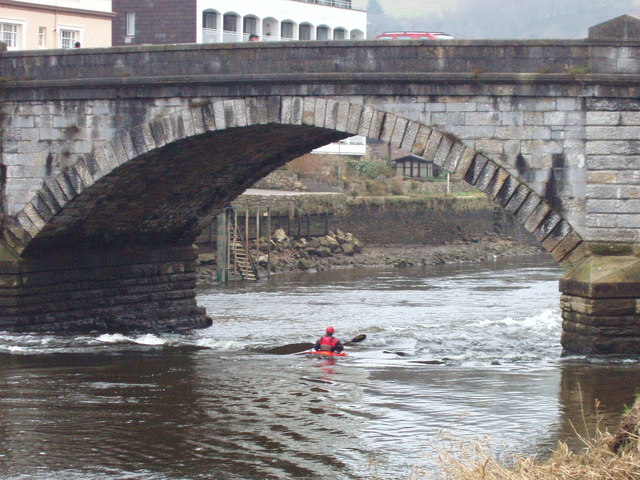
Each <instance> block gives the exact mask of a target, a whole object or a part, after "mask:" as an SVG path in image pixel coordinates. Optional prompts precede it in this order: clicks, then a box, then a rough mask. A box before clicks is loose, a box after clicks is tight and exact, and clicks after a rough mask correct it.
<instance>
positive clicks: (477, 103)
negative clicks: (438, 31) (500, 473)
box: [0, 18, 640, 353]
mask: <svg viewBox="0 0 640 480" xmlns="http://www.w3.org/2000/svg"><path fill="white" fill-rule="evenodd" d="M632 21H633V19H631V20H630V19H626V18H625V19H623V20H622V21H621V24H622V25H624V26H625V27H624V28H623V30H624V31H626V32H630V31H640V29H639V30H634V29H628V28H627V26H628V24H629V22H632ZM635 21H637V19H636V20H635ZM614 23H615V22H614ZM615 27H616V25H615V24H610V25H609V26H608V27H606V28H598V29H596V31H597V32H599V33H598V36H597V37H594V38H593V39H588V40H566V41H565V40H563V41H557V40H549V41H541V40H532V41H475V40H474V41H452V42H446V43H440V42H433V43H429V44H426V43H424V42H405V43H402V44H399V43H394V42H388V43H387V42H366V41H365V42H346V41H345V42H298V43H297V44H295V45H293V44H289V43H283V44H278V43H277V42H262V43H261V44H260V45H248V44H227V45H163V46H154V47H149V46H140V47H132V48H125V47H118V48H112V49H104V50H97V49H96V50H91V49H79V51H65V52H59V51H37V52H2V53H0V71H2V76H3V82H2V87H3V88H2V90H0V92H1V97H2V104H1V106H2V112H3V116H2V118H1V128H2V135H3V137H2V150H1V152H2V161H1V162H0V163H1V165H2V166H3V168H6V171H4V172H0V173H2V174H3V176H5V175H6V176H5V177H4V178H5V187H4V192H5V199H3V208H4V209H5V212H6V215H5V217H4V223H3V230H2V232H1V233H2V239H1V240H0V242H1V243H2V251H1V252H0V254H1V255H0V260H2V262H4V263H3V264H2V265H3V270H2V272H3V273H2V275H3V277H2V279H3V280H2V285H3V287H2V288H3V290H2V291H1V292H0V298H1V299H2V300H1V301H2V302H3V303H4V305H5V306H6V308H5V309H3V310H2V313H0V315H2V316H3V317H0V318H2V319H3V320H2V321H3V322H5V324H7V325H13V327H12V328H25V329H27V328H29V329H39V328H46V327H44V325H47V324H48V325H51V326H60V328H62V326H64V325H67V326H72V325H74V324H76V325H78V326H80V325H81V324H82V323H83V321H82V320H81V319H85V320H86V321H87V322H89V324H90V325H92V326H97V325H98V324H101V322H102V325H103V327H104V328H112V327H114V326H117V325H122V324H123V323H124V324H126V325H128V326H133V327H143V326H149V327H151V326H153V325H160V324H163V325H165V326H167V327H168V328H169V327H179V326H181V325H189V324H191V325H201V324H204V323H206V320H205V317H204V312H202V311H201V310H199V309H198V308H197V306H196V305H195V300H194V297H195V286H194V283H193V278H192V272H191V270H190V269H191V268H192V264H191V262H192V260H191V259H189V258H187V257H180V256H178V257H177V258H175V257H173V256H172V254H169V253H167V252H169V251H172V250H171V248H176V249H177V250H176V251H181V248H182V247H180V246H182V245H190V244H191V242H192V241H193V239H194V238H195V237H196V236H197V234H198V231H199V227H200V225H199V221H200V219H201V218H202V217H203V216H204V215H210V214H215V213H217V212H218V211H220V210H221V209H222V208H224V206H226V205H227V204H228V203H229V202H230V201H232V200H233V199H234V198H236V197H237V196H238V195H240V194H241V193H242V192H243V191H245V190H246V188H248V187H250V186H251V185H253V184H254V183H255V182H256V181H257V180H259V179H260V178H263V177H264V176H265V175H267V174H268V173H270V172H271V171H273V170H274V169H276V168H277V167H278V166H280V165H283V164H284V163H286V162H287V161H289V160H292V159H294V158H296V157H299V156H300V155H302V154H304V153H307V152H309V151H311V150H313V149H314V148H317V147H319V146H322V145H324V144H327V143H330V142H333V141H337V140H340V139H343V138H346V137H348V136H351V135H354V134H360V135H363V136H366V137H368V138H371V139H373V140H378V141H381V142H382V143H386V144H389V145H390V146H391V147H395V148H399V149H401V150H403V151H404V152H406V153H407V154H414V155H417V156H420V157H423V158H424V159H429V160H433V161H434V162H435V163H436V164H437V165H439V166H441V167H442V168H444V169H445V170H448V171H450V172H452V173H454V174H456V175H458V176H460V177H461V178H464V179H465V181H466V182H467V183H469V184H470V185H473V186H474V187H476V188H478V189H479V190H480V191H482V192H485V193H486V195H487V197H488V198H489V199H490V200H491V201H493V202H494V203H495V204H496V205H497V206H499V207H500V208H503V209H505V210H506V211H508V212H509V213H511V214H513V216H514V218H515V219H516V220H517V221H518V223H520V224H521V225H523V227H524V228H525V229H526V230H527V231H528V232H530V233H532V234H533V236H534V237H535V238H536V240H538V241H539V242H540V243H541V244H542V245H543V246H544V247H545V248H546V249H547V250H548V251H549V252H551V254H552V255H553V256H554V258H555V259H556V260H557V261H558V262H559V263H560V264H561V265H562V266H563V267H565V268H566V270H567V274H566V277H565V279H566V280H567V281H566V282H564V283H561V287H562V288H563V289H565V290H566V291H565V294H566V295H568V296H573V297H581V298H583V299H586V300H588V301H594V302H595V301H599V300H597V299H598V298H600V297H598V296H597V293H596V292H595V291H594V290H593V289H592V288H587V287H590V286H593V285H595V284H597V282H594V277H593V275H595V273H597V272H598V270H597V268H598V267H599V266H600V265H598V266H595V264H594V263H592V264H591V266H589V265H588V264H587V263H585V262H590V261H592V260H593V258H595V257H605V258H610V257H612V258H613V257H620V256H631V257H635V258H637V257H639V256H640V253H639V252H640V247H639V245H640V222H638V221H637V220H636V216H638V215H639V214H640V210H638V209H639V208H640V203H639V200H640V187H639V186H638V185H639V184H640V178H638V175H637V171H639V170H640V160H639V159H640V144H639V141H638V140H637V135H638V132H639V131H640V122H639V121H638V116H639V114H638V112H640V101H638V97H639V96H640V88H639V87H638V85H639V84H640V83H639V82H638V78H639V77H640V63H639V62H638V61H637V59H638V58H640V43H638V39H637V38H634V39H630V38H627V37H620V36H615V35H614V36H613V37H612V36H611V35H612V34H611V32H612V31H614V32H615V31H616V30H617V29H616V28H615ZM399 72H401V73H399ZM92 245H103V246H106V247H107V248H108V249H109V251H110V252H112V253H111V254H112V255H113V258H114V259H120V260H116V261H114V262H111V263H109V262H110V260H109V259H105V258H99V257H96V256H93V254H91V250H90V248H91V246H92ZM125 246H130V248H135V249H137V250H139V251H140V252H141V253H140V256H139V259H140V260H139V259H138V258H133V257H131V256H128V254H127V253H126V252H127V249H126V248H125ZM134 246H136V247H134ZM154 250H157V251H158V252H160V253H159V254H161V256H160V257H159V260H158V261H154V260H148V261H147V260H145V259H146V258H149V257H148V256H150V255H151V256H152V252H153V251H154ZM64 252H66V253H64ZM75 252H83V254H82V255H81V256H79V257H78V256H74V254H75ZM84 252H87V253H84ZM184 252H186V250H185V251H184ZM162 255H166V256H165V257H163V256H162ZM185 255H186V253H185ZM12 257H13V258H12ZM77 258H86V259H90V260H91V262H93V263H89V264H86V265H85V264H83V263H81V264H80V266H78V265H79V264H78V261H77ZM63 259H64V261H63ZM176 262H177V264H178V265H182V266H183V267H179V268H178V270H177V271H174V267H175V264H176ZM610 264H611V265H615V261H613V260H611V263H610ZM39 265H45V266H46V267H47V268H46V269H45V270H42V269H41V267H40V266H39ZM583 268H584V271H589V272H591V273H592V274H593V275H592V276H591V277H589V276H581V275H578V272H580V271H583V270H582V269H583ZM167 269H168V270H167ZM626 271H629V270H626ZM574 276H575V278H574ZM143 281H148V282H151V283H150V284H149V285H150V288H148V289H146V288H144V287H142V285H144V284H143V283H140V282H143ZM183 282H184V283H183ZM189 282H191V283H189ZM572 282H574V283H572ZM575 282H577V285H579V288H576V289H574V288H573V286H575V285H576V283H575ZM610 283H612V284H615V283H618V284H619V286H620V288H622V287H623V286H625V288H627V290H630V291H627V293H626V296H625V297H624V299H623V297H618V296H611V297H606V296H605V297H603V298H611V299H620V305H622V304H623V303H625V302H627V300H628V298H635V299H638V298H640V293H639V291H640V286H638V285H636V284H635V283H633V282H631V283H630V284H629V283H628V282H626V281H625V279H620V278H615V277H611V282H610ZM84 284H86V285H90V286H91V288H90V289H86V288H85V287H84V286H83V285H84ZM56 285H63V287H62V288H59V287H57V286H56ZM639 285H640V284H639ZM166 286H169V287H168V288H166V289H165V287H166ZM44 298H47V300H44ZM78 299H79V300H78ZM46 305H48V307H47V306H46ZM131 305H135V307H131ZM572 305H575V308H574V307H573V306H572ZM580 305H581V304H580V302H578V301H575V302H574V301H573V300H572V301H571V302H569V308H568V309H565V310H564V312H565V314H564V318H565V320H566V329H565V336H564V340H563V341H564V344H565V345H566V346H567V348H568V349H573V350H574V351H577V350H578V349H579V346H580V345H582V346H585V347H586V348H589V351H592V352H596V353H597V352H598V351H599V349H601V348H602V351H603V352H605V353H611V352H614V351H615V352H617V353H623V352H624V350H625V348H626V347H625V345H627V344H626V343H624V342H618V343H617V344H616V345H619V346H620V347H619V348H618V347H615V348H614V347H612V348H608V347H606V346H604V344H602V343H600V342H597V341H595V340H594V341H593V342H592V343H591V344H590V345H588V341H587V340H584V338H587V337H589V338H592V339H596V338H598V335H599V334H598V331H601V333H602V334H603V335H605V334H607V333H608V332H611V330H610V329H609V327H607V326H604V325H601V324H597V322H598V321H600V320H602V321H604V320H603V318H605V317H606V318H609V317H611V316H610V315H604V316H602V315H599V314H598V313H588V312H587V313H584V315H587V317H586V319H585V318H583V317H582V316H581V315H583V313H582V312H580V311H579V309H580V308H582V307H581V306H580ZM601 306H602V305H596V307H594V308H596V310H598V309H600V307H601ZM141 312H142V313H141ZM166 312H172V314H170V315H169V317H170V318H167V319H166V321H162V320H163V317H162V316H163V315H165V314H166ZM613 317H615V316H613ZM622 317H625V318H622ZM622 317H620V318H618V320H617V322H618V323H617V324H616V325H615V328H618V329H620V331H621V332H623V333H622V335H624V336H626V337H628V338H629V339H631V340H630V341H631V342H632V341H634V339H635V338H636V337H637V335H636V333H637V332H638V331H640V322H639V321H638V319H639V318H640V315H639V314H637V313H636V314H633V315H623V316H622ZM626 317H631V319H628V318H626ZM118 318H123V319H125V320H124V321H123V322H122V323H120V324H119V323H118V322H119V320H118ZM628 320H629V321H631V322H632V323H630V324H629V325H632V327H631V330H629V329H627V327H626V325H627V323H625V322H627V321H628ZM590 321H592V322H596V323H594V325H596V324H597V328H596V329H595V330H593V328H592V327H591V326H589V328H586V326H588V325H589V322H590ZM11 322H14V323H11ZM92 322H93V323H92ZM613 322H614V323H615V322H616V321H613ZM574 324H579V325H581V326H580V327H579V328H581V329H582V330H581V332H587V335H586V336H580V335H574V334H575V333H577V330H576V329H574V328H572V325H574ZM623 327H624V328H623ZM572 339H573V340H572Z"/></svg>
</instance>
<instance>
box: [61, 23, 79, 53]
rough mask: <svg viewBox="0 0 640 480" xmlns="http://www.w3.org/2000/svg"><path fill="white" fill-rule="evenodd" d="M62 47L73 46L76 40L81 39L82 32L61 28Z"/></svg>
mask: <svg viewBox="0 0 640 480" xmlns="http://www.w3.org/2000/svg"><path fill="white" fill-rule="evenodd" d="M59 30H60V48H73V46H74V45H75V43H76V42H79V41H80V32H79V31H78V30H70V29H66V28H60V29H59Z"/></svg>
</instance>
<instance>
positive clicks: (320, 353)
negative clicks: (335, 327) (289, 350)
mask: <svg viewBox="0 0 640 480" xmlns="http://www.w3.org/2000/svg"><path fill="white" fill-rule="evenodd" d="M302 353H304V354H305V355H310V356H313V355H317V356H319V357H348V356H349V355H347V354H346V353H345V352H329V351H325V350H307V351H306V352H302Z"/></svg>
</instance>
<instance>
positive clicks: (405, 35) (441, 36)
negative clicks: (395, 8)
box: [376, 32, 453, 40]
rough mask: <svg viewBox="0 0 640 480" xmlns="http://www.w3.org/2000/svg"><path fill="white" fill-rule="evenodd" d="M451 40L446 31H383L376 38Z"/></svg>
mask: <svg viewBox="0 0 640 480" xmlns="http://www.w3.org/2000/svg"><path fill="white" fill-rule="evenodd" d="M424 39H427V40H453V37H452V36H451V35H449V34H448V33H443V32H385V33H382V34H380V35H378V36H377V37H376V40H424Z"/></svg>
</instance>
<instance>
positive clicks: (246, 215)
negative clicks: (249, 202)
mask: <svg viewBox="0 0 640 480" xmlns="http://www.w3.org/2000/svg"><path fill="white" fill-rule="evenodd" d="M244 241H245V242H247V250H248V249H249V207H247V208H246V209H245V211H244Z"/></svg>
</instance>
